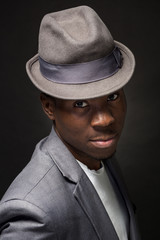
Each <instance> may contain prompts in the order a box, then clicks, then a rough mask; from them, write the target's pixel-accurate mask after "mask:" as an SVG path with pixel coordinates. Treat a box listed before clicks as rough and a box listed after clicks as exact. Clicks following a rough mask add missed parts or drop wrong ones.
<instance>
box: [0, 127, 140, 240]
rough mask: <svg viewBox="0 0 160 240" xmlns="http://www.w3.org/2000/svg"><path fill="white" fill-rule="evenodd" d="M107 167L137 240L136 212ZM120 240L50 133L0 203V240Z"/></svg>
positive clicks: (81, 175) (73, 163) (79, 172)
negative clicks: (122, 200)
mask: <svg viewBox="0 0 160 240" xmlns="http://www.w3.org/2000/svg"><path fill="white" fill-rule="evenodd" d="M105 164H107V165H108V166H107V167H108V168H109V170H110V172H111V174H112V176H113V178H114V180H115V182H116V184H117V186H118V188H119V190H120V193H121V195H122V197H123V199H124V202H125V205H126V207H127V209H128V213H129V218H130V229H129V239H130V240H139V235H138V232H137V229H136V224H135V219H134V212H133V210H132V205H131V204H130V201H129V199H128V197H127V194H126V191H125V189H124V187H123V184H122V182H121V180H120V178H119V177H118V175H117V173H116V172H115V169H114V168H113V165H112V162H111V161H110V160H108V161H107V163H105ZM31 239H36V240H42V239H43V240H56V239H57V240H62V239H63V240H98V239H99V240H118V236H117V234H116V232H115V230H114V227H113V225H112V223H111V221H110V218H109V216H108V214H107V212H106V211H105V209H104V206H103V204H102V202H101V200H100V198H99V196H98V195H97V193H96V191H95V189H94V187H93V185H92V183H91V182H90V180H89V179H88V177H87V176H86V174H85V173H84V172H83V170H82V169H81V167H80V166H79V164H78V163H77V162H76V161H75V159H74V157H73V156H72V154H71V153H70V152H69V151H68V149H67V148H66V147H65V145H64V144H63V143H62V142H61V140H60V139H59V138H58V137H57V135H56V133H55V132H54V130H52V131H51V134H50V135H49V136H48V137H47V138H45V139H43V140H42V141H41V142H40V143H39V144H37V146H36V149H35V151H34V153H33V156H32V159H31V161H30V162H29V163H28V165H27V166H26V167H25V168H24V169H23V171H22V172H21V173H20V174H19V175H18V177H17V178H16V179H15V180H14V181H13V183H12V184H11V186H10V187H9V189H8V190H7V192H6V193H5V195H4V197H3V198H2V200H1V202H0V240H31Z"/></svg>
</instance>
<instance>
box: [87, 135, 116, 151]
mask: <svg viewBox="0 0 160 240" xmlns="http://www.w3.org/2000/svg"><path fill="white" fill-rule="evenodd" d="M116 139H117V134H115V135H113V136H108V137H96V138H92V139H90V143H91V144H92V145H94V146H95V147H98V148H108V147H111V146H112V145H114V144H115V142H116Z"/></svg>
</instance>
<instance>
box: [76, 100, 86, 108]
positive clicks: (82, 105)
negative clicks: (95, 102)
mask: <svg viewBox="0 0 160 240" xmlns="http://www.w3.org/2000/svg"><path fill="white" fill-rule="evenodd" d="M74 106H75V107H78V108H84V107H87V106H88V103H87V102H85V101H79V102H76V103H75V104H74Z"/></svg>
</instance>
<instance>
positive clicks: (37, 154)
mask: <svg viewBox="0 0 160 240" xmlns="http://www.w3.org/2000/svg"><path fill="white" fill-rule="evenodd" d="M45 142H46V138H45V139H43V140H41V141H40V142H39V143H38V144H37V145H36V148H35V150H34V152H33V155H32V157H31V160H30V161H29V163H28V164H27V165H26V166H25V168H24V169H23V170H22V171H21V172H20V173H19V174H18V176H17V177H16V178H15V179H14V181H13V182H12V183H11V185H10V186H9V188H8V190H7V191H6V193H5V194H4V196H3V198H2V200H1V201H2V202H3V201H8V200H10V199H24V198H25V196H26V195H27V194H28V193H29V192H31V191H32V189H33V188H35V187H36V186H37V184H38V183H39V182H40V181H42V180H43V179H44V178H45V176H46V175H47V174H49V172H50V170H51V169H52V167H54V165H55V164H54V161H53V160H52V159H51V157H50V156H49V154H48V152H47V150H46V148H45Z"/></svg>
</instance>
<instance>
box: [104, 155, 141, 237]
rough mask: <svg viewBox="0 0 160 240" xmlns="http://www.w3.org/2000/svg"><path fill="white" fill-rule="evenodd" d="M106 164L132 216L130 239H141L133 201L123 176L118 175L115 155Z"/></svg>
mask: <svg viewBox="0 0 160 240" xmlns="http://www.w3.org/2000/svg"><path fill="white" fill-rule="evenodd" d="M106 165H107V166H108V169H109V171H110V173H111V175H112V177H113V178H114V181H115V183H116V185H117V186H118V189H119V192H120V193H121V195H122V197H123V199H124V202H125V204H126V207H127V209H128V213H129V216H130V224H129V228H130V229H129V239H130V240H140V236H139V233H138V229H137V224H136V221H135V214H134V211H133V207H132V204H131V201H130V199H129V197H128V194H127V190H126V189H125V184H124V183H123V180H122V178H121V177H120V176H119V175H118V172H119V171H117V166H116V159H115V158H114V157H113V158H111V159H108V160H107V161H106Z"/></svg>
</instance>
